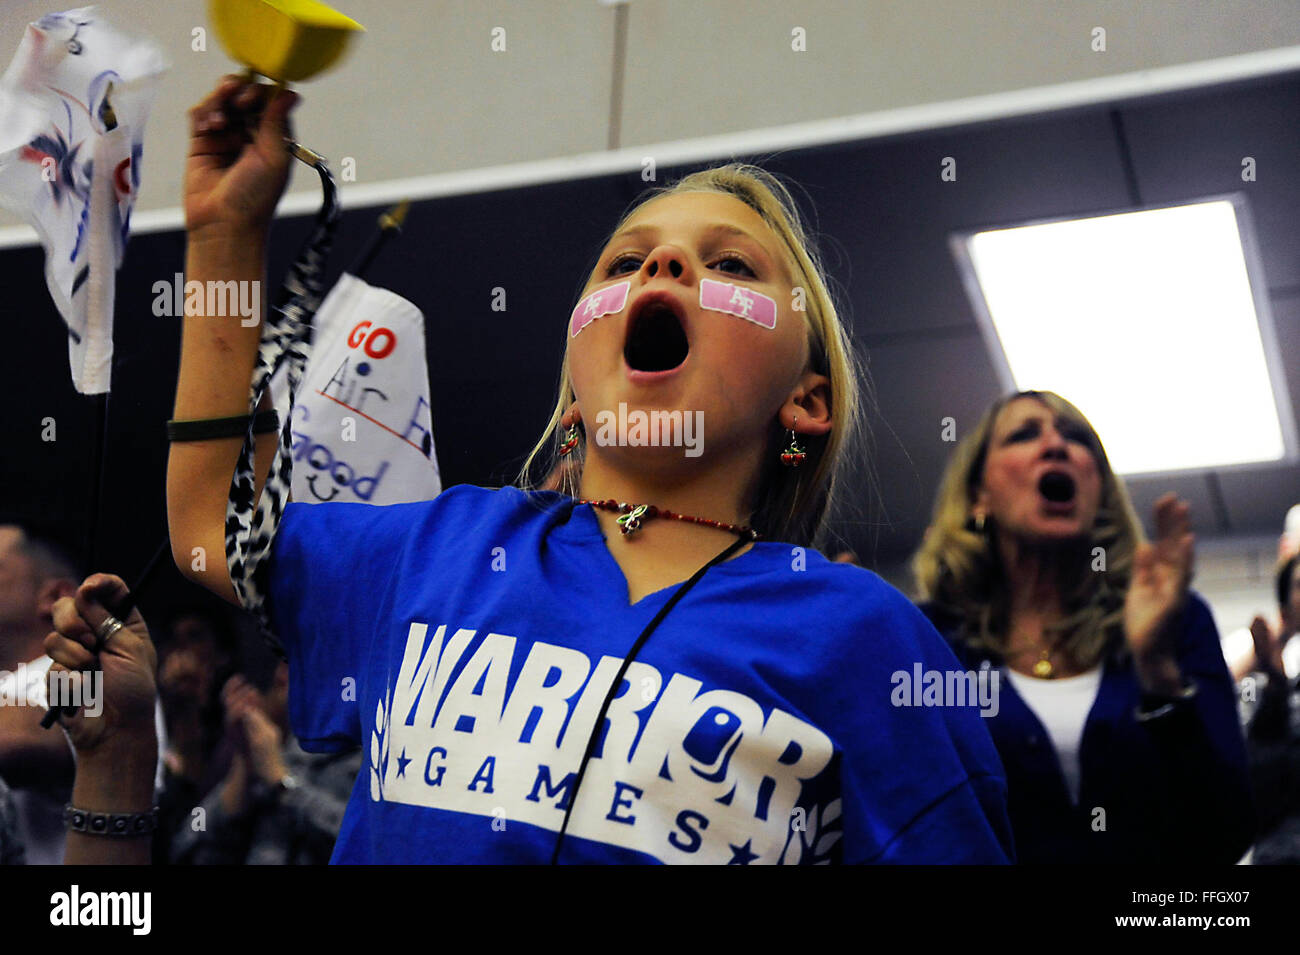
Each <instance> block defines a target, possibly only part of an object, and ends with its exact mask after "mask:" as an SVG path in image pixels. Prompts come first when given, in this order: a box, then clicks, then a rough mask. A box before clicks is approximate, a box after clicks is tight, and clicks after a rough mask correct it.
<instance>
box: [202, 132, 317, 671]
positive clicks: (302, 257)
mask: <svg viewBox="0 0 1300 955" xmlns="http://www.w3.org/2000/svg"><path fill="white" fill-rule="evenodd" d="M309 155H311V154H309ZM300 158H302V157H301V156H300ZM309 162H310V165H311V166H312V167H313V168H314V169H315V170H316V172H317V174H318V175H319V176H320V181H321V191H322V192H323V193H324V198H323V201H322V204H321V210H320V212H319V213H318V214H317V216H316V221H315V223H314V225H313V226H312V232H311V235H310V236H309V237H308V239H307V241H306V243H305V244H304V245H303V248H302V251H301V252H300V253H299V254H298V258H297V260H296V261H295V262H294V263H293V267H292V268H291V269H290V272H289V276H288V278H286V279H285V282H284V285H283V287H282V288H281V289H280V293H279V301H278V302H277V303H276V304H275V305H273V306H272V307H271V308H270V309H268V311H267V315H266V318H265V319H264V320H263V322H262V335H261V341H260V343H259V345H258V349H257V362H256V365H255V366H254V369H253V378H252V383H251V385H250V388H249V399H248V413H249V414H250V415H252V414H254V413H255V412H256V411H257V406H258V403H259V402H260V401H261V400H262V392H263V391H265V390H266V389H267V388H268V387H269V384H270V381H271V377H272V375H274V374H275V372H276V370H277V369H278V368H279V367H280V364H281V363H283V362H287V363H288V370H287V377H288V381H287V388H286V391H287V392H288V394H289V407H288V413H287V414H283V415H282V416H281V421H282V422H283V424H282V425H281V429H280V441H279V446H278V447H277V448H276V454H275V460H274V461H272V462H271V470H270V474H269V475H268V476H267V479H266V484H265V485H264V486H263V488H262V496H261V498H260V499H259V500H258V503H257V508H256V509H254V507H253V493H254V489H255V488H256V483H255V480H254V470H253V468H254V462H253V451H254V447H255V444H254V442H255V438H254V436H253V428H252V422H251V420H250V422H249V428H248V432H247V433H246V434H245V435H244V445H243V447H242V448H241V449H240V452H239V460H238V462H237V463H236V465H235V473H234V476H233V478H232V480H231V482H230V497H229V500H228V501H227V502H226V567H227V569H228V570H229V571H230V582H231V583H232V584H233V585H234V588H235V593H236V594H237V595H238V596H239V600H240V603H242V604H243V607H244V609H245V610H247V611H248V612H249V613H250V614H252V615H253V617H254V618H255V619H256V620H257V622H258V625H259V626H260V628H261V631H262V636H263V637H264V638H265V639H266V640H267V641H268V643H270V645H271V648H272V649H273V650H274V651H275V652H276V653H277V654H278V655H279V656H280V657H281V658H283V657H284V650H283V647H282V646H281V645H280V641H279V639H278V638H277V637H276V636H275V634H274V632H273V631H272V629H271V621H270V618H269V614H268V609H269V608H268V606H267V595H268V593H269V584H270V582H269V579H268V576H269V573H270V562H269V561H268V560H267V558H268V557H269V556H270V554H271V544H272V542H273V541H274V539H275V532H276V529H277V528H278V527H279V526H280V518H281V516H282V515H283V514H284V506H285V504H287V503H288V502H289V492H290V489H291V488H292V484H293V450H292V449H293V438H292V428H293V396H294V393H295V392H296V391H297V390H298V385H299V383H300V382H301V380H302V377H303V372H304V369H305V368H306V366H307V359H308V358H309V357H310V355H311V333H312V324H311V323H312V319H313V318H314V317H315V315H316V310H317V309H318V308H319V307H320V303H321V293H322V289H323V286H324V278H325V274H324V273H325V260H326V259H327V258H328V256H329V252H330V248H331V247H332V246H333V244H334V233H335V230H336V228H337V226H338V221H339V217H340V214H341V211H342V210H341V207H340V205H339V200H338V188H337V187H336V186H335V184H334V177H333V176H331V175H330V171H329V168H328V167H327V166H326V165H325V161H324V160H323V159H321V158H320V157H319V156H314V155H312V158H311V160H309Z"/></svg>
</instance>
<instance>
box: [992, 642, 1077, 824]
mask: <svg viewBox="0 0 1300 955" xmlns="http://www.w3.org/2000/svg"><path fill="white" fill-rule="evenodd" d="M1003 670H1004V672H1005V673H1006V674H1007V676H1008V677H1009V678H1010V680H1011V685H1012V686H1013V687H1015V690H1016V692H1017V693H1019V694H1020V698H1021V699H1022V700H1024V701H1025V704H1026V705H1027V706H1028V707H1029V708H1030V709H1031V710H1033V713H1034V715H1035V716H1037V717H1038V721H1039V722H1040V723H1042V724H1043V728H1044V729H1045V730H1047V735H1048V736H1049V737H1051V740H1052V745H1053V746H1054V747H1055V748H1056V758H1057V761H1058V762H1059V763H1060V764H1061V772H1062V773H1063V774H1064V775H1065V786H1066V789H1067V790H1068V791H1069V793H1070V801H1071V802H1074V803H1078V801H1079V749H1080V746H1081V744H1082V742H1083V726H1084V724H1085V723H1087V722H1088V713H1089V712H1090V711H1091V710H1092V704H1093V702H1094V701H1095V700H1096V699H1097V689H1098V688H1099V687H1100V686H1101V665H1100V664H1098V665H1097V666H1095V667H1093V668H1092V669H1091V670H1089V671H1087V672H1086V673H1081V674H1079V675H1078V676H1068V677H1060V678H1058V679H1055V680H1040V679H1038V677H1033V676H1026V675H1025V674H1023V673H1017V672H1015V671H1014V670H1012V669H1011V668H1010V667H1004V668H1003Z"/></svg>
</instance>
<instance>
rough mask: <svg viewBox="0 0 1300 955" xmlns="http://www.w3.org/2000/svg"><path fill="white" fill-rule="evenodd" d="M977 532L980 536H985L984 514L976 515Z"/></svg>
mask: <svg viewBox="0 0 1300 955" xmlns="http://www.w3.org/2000/svg"><path fill="white" fill-rule="evenodd" d="M975 531H976V533H979V534H983V533H984V515H983V514H976V515H975Z"/></svg>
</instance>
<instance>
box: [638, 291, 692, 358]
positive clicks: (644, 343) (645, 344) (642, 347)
mask: <svg viewBox="0 0 1300 955" xmlns="http://www.w3.org/2000/svg"><path fill="white" fill-rule="evenodd" d="M682 318H683V316H682V315H681V306H680V305H679V304H678V303H677V302H676V301H675V300H673V299H672V298H671V297H670V296H668V295H666V294H657V295H653V296H650V297H645V296H643V297H642V298H641V299H639V300H638V301H637V304H636V305H635V306H634V307H633V311H632V314H631V315H630V316H629V317H628V327H627V340H626V341H625V342H624V343H623V360H624V361H625V362H627V367H628V368H629V369H631V370H632V371H642V372H662V371H670V370H672V369H674V368H677V367H679V366H680V365H681V364H682V363H683V362H684V361H686V356H687V355H688V354H689V353H690V350H691V345H690V341H689V340H688V339H687V337H686V329H685V328H684V327H683V326H682Z"/></svg>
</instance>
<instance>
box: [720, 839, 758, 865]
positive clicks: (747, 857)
mask: <svg viewBox="0 0 1300 955" xmlns="http://www.w3.org/2000/svg"><path fill="white" fill-rule="evenodd" d="M753 841H754V840H753V839H746V840H745V844H744V845H743V846H733V845H731V843H727V845H728V846H730V847H731V861H730V862H728V863H727V865H749V864H750V863H751V862H753V861H754V860H755V859H757V858H758V853H757V852H750V851H749V844H750V843H751V842H753Z"/></svg>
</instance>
